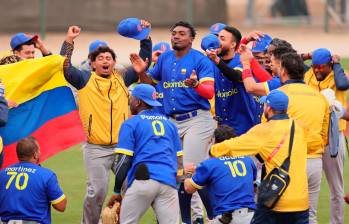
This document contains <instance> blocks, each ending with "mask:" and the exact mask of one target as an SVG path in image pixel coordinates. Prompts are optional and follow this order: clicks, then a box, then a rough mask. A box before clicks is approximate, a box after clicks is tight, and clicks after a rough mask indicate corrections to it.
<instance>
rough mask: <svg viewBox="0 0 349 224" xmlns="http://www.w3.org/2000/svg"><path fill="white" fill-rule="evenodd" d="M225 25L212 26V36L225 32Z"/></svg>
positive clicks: (216, 24)
mask: <svg viewBox="0 0 349 224" xmlns="http://www.w3.org/2000/svg"><path fill="white" fill-rule="evenodd" d="M226 26H227V25H225V24H224V23H215V24H213V25H212V26H210V32H211V34H214V35H218V34H219V32H221V30H223V28H224V27H226Z"/></svg>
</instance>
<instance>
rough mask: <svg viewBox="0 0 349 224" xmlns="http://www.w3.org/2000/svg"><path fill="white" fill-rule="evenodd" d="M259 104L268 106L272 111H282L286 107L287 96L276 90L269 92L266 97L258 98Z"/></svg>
mask: <svg viewBox="0 0 349 224" xmlns="http://www.w3.org/2000/svg"><path fill="white" fill-rule="evenodd" d="M260 102H261V103H266V104H268V105H269V106H270V107H271V108H273V110H276V111H284V110H287V107H288V96H287V95H286V94H285V93H284V92H282V91H280V90H277V89H274V90H272V91H270V93H269V94H268V96H263V97H261V98H260Z"/></svg>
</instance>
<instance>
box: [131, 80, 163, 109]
mask: <svg viewBox="0 0 349 224" xmlns="http://www.w3.org/2000/svg"><path fill="white" fill-rule="evenodd" d="M132 96H134V97H136V98H138V99H140V100H142V101H143V102H145V103H146V104H148V105H149V106H153V107H159V106H162V104H161V103H160V102H159V101H157V100H156V90H155V88H154V87H153V86H151V85H149V84H138V85H137V86H136V87H135V88H134V89H133V90H132Z"/></svg>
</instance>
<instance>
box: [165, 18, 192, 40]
mask: <svg viewBox="0 0 349 224" xmlns="http://www.w3.org/2000/svg"><path fill="white" fill-rule="evenodd" d="M177 26H183V27H186V28H188V29H189V30H190V35H191V36H192V37H193V38H195V36H196V31H195V29H194V27H193V26H192V25H191V24H190V23H188V22H185V21H179V22H177V23H175V24H174V25H173V26H172V27H171V29H170V31H171V32H172V31H173V30H174V28H176V27H177Z"/></svg>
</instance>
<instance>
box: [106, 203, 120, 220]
mask: <svg viewBox="0 0 349 224" xmlns="http://www.w3.org/2000/svg"><path fill="white" fill-rule="evenodd" d="M120 206H121V204H120V202H117V201H116V202H115V203H114V205H113V207H112V208H109V207H105V208H104V209H103V211H102V223H103V224H119V223H120V222H119V215H120Z"/></svg>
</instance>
